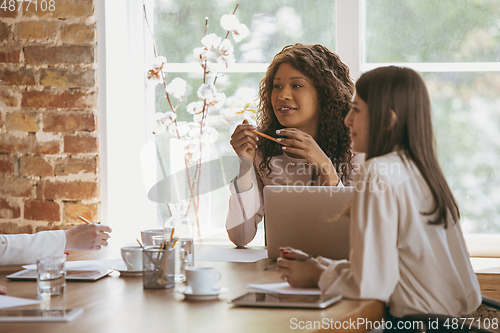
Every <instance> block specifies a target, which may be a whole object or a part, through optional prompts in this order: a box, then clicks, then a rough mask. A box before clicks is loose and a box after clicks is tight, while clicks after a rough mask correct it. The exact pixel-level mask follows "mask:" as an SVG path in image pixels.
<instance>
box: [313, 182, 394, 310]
mask: <svg viewBox="0 0 500 333" xmlns="http://www.w3.org/2000/svg"><path fill="white" fill-rule="evenodd" d="M358 179H360V181H358V183H357V184H356V185H357V186H356V189H357V191H356V193H355V196H354V200H353V205H352V207H351V229H350V244H351V248H350V252H349V260H350V261H346V260H340V261H333V262H332V263H331V265H330V266H328V268H327V270H326V271H325V272H324V273H323V274H322V275H321V277H320V280H319V283H318V284H319V287H320V289H321V290H322V291H323V292H324V293H326V294H338V293H340V294H343V295H344V297H346V298H368V299H378V300H381V301H383V302H385V303H388V301H389V298H390V296H391V295H392V293H393V291H394V289H395V288H396V285H397V283H398V281H399V266H398V258H399V256H398V248H397V234H398V207H397V205H398V202H397V199H396V196H395V194H394V191H393V189H392V188H388V186H387V183H386V182H385V181H384V179H383V177H379V176H377V175H370V174H366V175H363V174H360V178H358ZM362 187H363V188H362Z"/></svg>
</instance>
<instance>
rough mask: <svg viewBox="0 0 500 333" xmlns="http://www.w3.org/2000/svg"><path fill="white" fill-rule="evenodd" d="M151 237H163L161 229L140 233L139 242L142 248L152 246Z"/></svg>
mask: <svg viewBox="0 0 500 333" xmlns="http://www.w3.org/2000/svg"><path fill="white" fill-rule="evenodd" d="M153 236H163V229H148V230H142V231H141V240H142V244H143V245H144V246H151V245H154V244H153V238H152V237H153Z"/></svg>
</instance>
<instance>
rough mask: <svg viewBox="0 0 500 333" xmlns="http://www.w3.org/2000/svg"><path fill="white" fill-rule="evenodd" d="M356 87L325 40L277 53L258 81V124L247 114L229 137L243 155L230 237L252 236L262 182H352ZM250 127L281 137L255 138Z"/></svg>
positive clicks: (239, 241) (245, 239)
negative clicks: (350, 115) (348, 119)
mask: <svg viewBox="0 0 500 333" xmlns="http://www.w3.org/2000/svg"><path fill="white" fill-rule="evenodd" d="M353 88H354V84H353V82H352V80H351V78H350V76H349V68H348V67H347V66H346V65H345V64H344V63H343V62H342V61H341V60H340V58H339V56H338V55H337V54H335V53H333V52H331V51H330V50H328V49H327V48H326V47H324V46H322V45H302V44H295V45H289V46H286V47H284V48H283V50H282V51H281V52H279V53H278V54H277V55H276V56H275V57H274V59H273V61H272V62H271V64H270V66H269V68H268V70H267V72H266V76H265V77H264V79H263V80H262V81H261V83H260V90H259V96H260V102H259V113H258V117H257V123H258V126H257V127H254V126H252V125H250V124H248V122H246V121H244V123H243V124H241V125H238V127H236V129H235V131H234V133H233V135H232V136H231V145H232V147H233V149H234V151H235V152H236V154H237V155H238V156H239V158H240V170H239V174H238V176H237V177H236V179H235V180H234V181H233V182H232V183H231V185H230V190H231V198H230V201H229V212H228V216H227V219H226V229H227V231H228V235H229V238H230V239H231V241H232V242H233V243H235V244H236V245H238V246H243V245H246V244H248V243H249V242H250V241H251V240H252V239H253V238H254V237H255V233H256V230H257V224H258V223H259V222H260V221H261V220H262V217H263V216H264V205H263V201H262V189H263V187H264V186H266V185H318V186H321V185H326V186H342V185H343V184H350V183H351V182H352V177H350V176H351V170H352V169H353V167H352V165H353V162H352V153H351V148H350V144H351V142H350V137H349V129H348V128H347V127H346V126H345V124H344V122H343V119H344V118H345V116H346V115H347V112H348V111H349V109H350V106H351V99H352V93H353ZM255 130H256V131H258V132H260V133H263V134H265V135H267V136H272V137H275V138H277V141H278V142H275V141H272V140H268V139H267V138H264V137H262V136H261V138H259V134H257V133H256V132H255Z"/></svg>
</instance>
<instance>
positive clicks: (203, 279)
mask: <svg viewBox="0 0 500 333" xmlns="http://www.w3.org/2000/svg"><path fill="white" fill-rule="evenodd" d="M221 276H222V275H221V273H220V272H219V271H218V270H216V269H215V268H212V267H197V266H188V267H186V281H187V284H188V286H190V287H191V290H192V291H193V294H200V295H202V294H211V293H213V292H214V291H213V290H214V284H215V283H217V282H218V281H219V280H220V278H221Z"/></svg>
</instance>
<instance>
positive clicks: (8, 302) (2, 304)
mask: <svg viewBox="0 0 500 333" xmlns="http://www.w3.org/2000/svg"><path fill="white" fill-rule="evenodd" d="M38 303H40V301H38V300H33V299H27V298H19V297H12V296H4V295H0V309H5V308H13V307H15V306H23V305H32V304H38Z"/></svg>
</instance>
